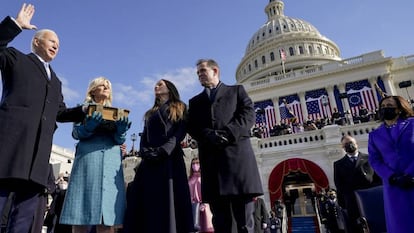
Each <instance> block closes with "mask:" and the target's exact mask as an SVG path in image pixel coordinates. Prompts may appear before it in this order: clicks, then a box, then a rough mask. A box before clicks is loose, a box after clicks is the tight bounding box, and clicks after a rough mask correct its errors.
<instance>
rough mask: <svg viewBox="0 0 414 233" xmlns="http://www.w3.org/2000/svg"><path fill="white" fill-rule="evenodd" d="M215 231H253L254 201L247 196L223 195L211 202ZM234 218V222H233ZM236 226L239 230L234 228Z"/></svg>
mask: <svg viewBox="0 0 414 233" xmlns="http://www.w3.org/2000/svg"><path fill="white" fill-rule="evenodd" d="M209 204H210V208H211V212H212V213H213V226H214V232H215V233H232V232H237V233H253V232H254V220H253V212H254V202H253V200H252V198H246V197H222V198H219V199H218V200H215V201H212V202H210V203H209ZM233 219H234V223H235V224H233ZM233 227H235V228H236V229H237V230H234V229H233V230H232V228H233Z"/></svg>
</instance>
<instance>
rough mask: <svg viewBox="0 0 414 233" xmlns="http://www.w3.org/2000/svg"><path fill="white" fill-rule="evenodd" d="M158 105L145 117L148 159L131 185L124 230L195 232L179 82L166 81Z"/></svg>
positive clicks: (158, 92) (132, 232)
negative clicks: (183, 144) (182, 144)
mask: <svg viewBox="0 0 414 233" xmlns="http://www.w3.org/2000/svg"><path fill="white" fill-rule="evenodd" d="M154 91H155V103H154V106H153V107H152V108H151V109H149V110H148V111H147V112H146V113H145V116H144V119H145V126H144V131H143V133H142V135H141V141H140V151H139V154H140V156H141V158H142V162H141V163H140V165H139V167H138V168H137V171H136V174H135V178H134V181H132V183H131V184H130V185H129V186H128V191H127V210H126V214H125V221H124V233H136V232H140V233H154V232H160V233H161V232H162V233H186V232H192V231H193V218H192V209H191V199H190V191H189V187H188V180H187V174H186V167H185V163H184V158H183V156H184V152H183V151H182V149H181V146H180V142H181V141H182V140H183V139H184V137H185V134H186V128H185V116H186V106H185V104H184V103H183V102H182V101H181V100H180V97H179V94H178V91H177V89H176V87H175V86H174V84H173V83H171V82H170V81H167V80H164V79H161V80H160V81H158V82H157V84H156V85H155V88H154Z"/></svg>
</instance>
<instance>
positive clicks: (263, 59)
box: [262, 56, 266, 64]
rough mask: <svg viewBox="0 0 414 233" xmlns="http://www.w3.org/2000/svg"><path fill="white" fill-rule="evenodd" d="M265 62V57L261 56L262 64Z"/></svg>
mask: <svg viewBox="0 0 414 233" xmlns="http://www.w3.org/2000/svg"><path fill="white" fill-rule="evenodd" d="M265 63H266V57H265V56H262V64H265Z"/></svg>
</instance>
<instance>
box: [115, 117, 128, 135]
mask: <svg viewBox="0 0 414 233" xmlns="http://www.w3.org/2000/svg"><path fill="white" fill-rule="evenodd" d="M115 125H116V132H117V133H118V134H124V133H126V131H128V129H129V128H131V122H130V121H129V120H128V117H121V118H120V119H119V120H117V121H116V122H115Z"/></svg>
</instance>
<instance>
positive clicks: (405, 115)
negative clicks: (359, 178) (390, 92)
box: [368, 96, 414, 233]
mask: <svg viewBox="0 0 414 233" xmlns="http://www.w3.org/2000/svg"><path fill="white" fill-rule="evenodd" d="M379 106H380V109H379V112H380V116H381V122H382V124H381V125H380V126H379V127H378V128H377V129H376V130H374V131H372V132H371V133H370V134H369V139H368V152H369V162H370V163H371V166H372V167H373V168H374V170H375V171H376V172H377V173H378V175H379V176H380V177H381V179H382V181H383V189H384V209H385V219H386V223H387V232H388V233H399V232H411V231H412V229H413V228H414V221H413V217H412V216H413V213H414V212H413V210H414V157H413V155H414V112H413V110H412V109H411V106H410V103H409V102H408V101H407V100H405V99H404V98H402V97H401V96H386V97H384V98H383V99H382V100H381V101H380V103H379Z"/></svg>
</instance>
